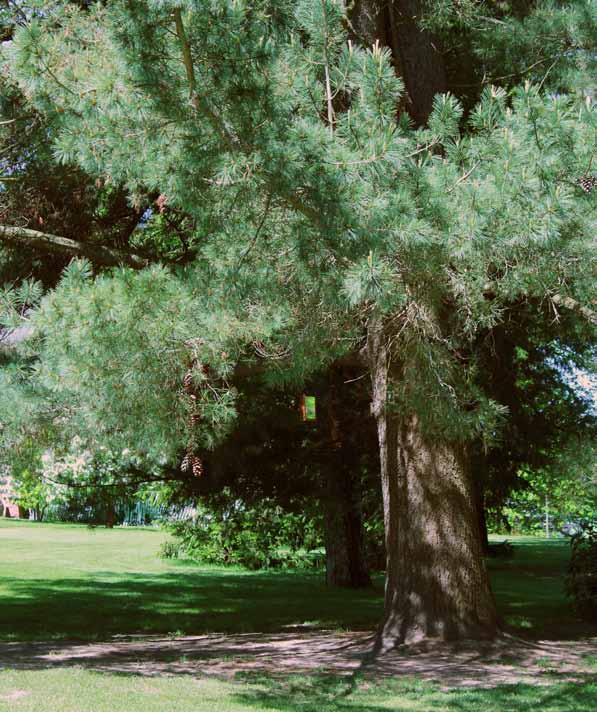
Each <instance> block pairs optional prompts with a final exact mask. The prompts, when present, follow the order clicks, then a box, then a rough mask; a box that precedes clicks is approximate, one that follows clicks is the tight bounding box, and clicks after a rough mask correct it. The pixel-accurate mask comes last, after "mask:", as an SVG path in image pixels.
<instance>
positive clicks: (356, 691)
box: [235, 675, 597, 712]
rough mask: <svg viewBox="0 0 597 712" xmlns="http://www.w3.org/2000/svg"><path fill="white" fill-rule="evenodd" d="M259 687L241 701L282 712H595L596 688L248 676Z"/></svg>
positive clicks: (239, 696) (245, 693) (245, 692)
mask: <svg viewBox="0 0 597 712" xmlns="http://www.w3.org/2000/svg"><path fill="white" fill-rule="evenodd" d="M243 679H245V681H247V682H252V683H256V684H254V685H253V686H251V687H249V688H248V689H244V690H243V691H242V692H239V693H237V694H236V695H235V697H236V699H237V700H238V701H239V702H242V703H243V704H244V705H247V706H249V707H254V708H255V709H259V710H277V712H344V711H346V712H378V711H379V712H381V711H382V710H384V711H387V710H394V712H432V710H434V709H438V710H441V712H447V711H448V710H449V711H450V712H478V711H479V710H491V712H513V711H514V710H516V712H536V710H537V709H538V708H540V709H541V712H593V711H594V710H595V706H596V703H597V687H596V686H595V685H594V684H593V685H591V684H579V683H560V684H554V685H552V686H550V687H536V686H534V685H525V684H517V685H500V686H497V687H493V688H489V689H460V690H453V691H449V692H445V691H441V690H440V689H439V688H438V687H437V686H435V685H430V684H428V683H420V682H418V681H417V680H415V679H413V680H410V681H409V680H402V681H400V682H394V683H392V682H390V683H383V682H382V683H381V684H375V683H372V681H371V680H367V679H359V678H358V677H357V678H355V677H354V676H349V677H342V676H324V675H322V676H310V677H294V678H290V679H286V680H281V679H275V678H272V677H264V676H255V675H250V676H243Z"/></svg>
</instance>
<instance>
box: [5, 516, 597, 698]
mask: <svg viewBox="0 0 597 712" xmlns="http://www.w3.org/2000/svg"><path fill="white" fill-rule="evenodd" d="M164 536H165V535H164V534H162V533H160V532H158V531H153V530H135V529H129V530H126V529H125V530H123V529H116V530H112V531H109V530H105V529H93V530H92V529H88V528H86V527H82V526H75V525H39V524H33V523H27V522H14V521H6V520H0V601H1V607H0V640H4V641H16V640H45V639H55V640H58V639H62V638H75V639H82V640H94V639H106V638H109V637H110V636H111V635H113V634H116V633H183V632H184V633H187V634H194V633H202V632H216V631H217V632H220V631H229V632H255V631H263V632H266V631H274V630H279V629H283V628H284V627H285V626H289V625H295V624H300V623H312V624H315V625H318V626H321V627H322V628H347V629H354V628H367V627H369V628H372V627H373V626H374V625H375V622H376V621H377V619H378V617H379V615H380V610H381V602H382V582H381V580H379V579H378V580H377V582H376V586H375V587H374V588H373V590H370V591H360V592H359V591H357V592H355V591H333V590H328V589H327V588H326V587H325V586H324V585H323V584H322V577H321V574H318V573H280V572H273V573H254V572H246V571H242V570H230V569H221V568H213V567H199V566H195V565H191V564H188V563H184V562H176V561H162V560H160V559H159V558H158V557H157V551H158V549H159V546H160V544H161V543H162V541H164ZM514 543H515V546H516V555H515V557H514V558H513V559H511V560H498V561H492V562H490V568H491V571H492V579H493V585H494V590H495V592H496V597H497V601H498V605H499V608H500V611H501V613H502V615H503V616H504V618H505V619H506V620H507V621H508V622H509V623H510V624H512V625H515V626H516V627H517V630H518V632H520V633H526V634H528V635H531V636H540V637H543V638H545V637H549V636H553V637H558V636H560V637H565V638H570V637H579V638H580V637H583V636H587V635H589V634H590V632H591V630H590V629H589V628H588V626H587V624H586V623H585V624H582V623H580V622H579V621H578V620H577V619H576V618H575V616H574V614H573V613H572V611H571V609H570V606H569V604H568V602H567V600H566V598H565V597H564V595H563V591H562V575H563V572H564V570H565V566H566V559H567V543H566V542H565V541H561V540H552V541H544V540H538V539H531V538H526V539H524V538H519V539H515V540H514ZM593 633H594V630H593ZM537 708H541V710H542V712H589V710H591V712H592V710H594V709H596V708H597V687H596V685H594V684H590V683H588V682H587V683H586V684H572V683H558V682H557V681H555V678H554V684H552V685H548V686H545V687H533V686H530V685H501V686H499V687H496V688H493V689H491V690H477V691H475V690H459V691H453V692H449V693H446V692H441V691H439V689H438V688H437V687H435V686H433V685H431V684H428V683H425V684H422V683H419V682H417V681H416V680H410V681H409V680H406V681H405V680H404V679H401V681H399V682H398V681H394V682H387V681H385V682H379V683H375V684H374V683H372V682H371V681H365V680H363V679H359V678H357V679H351V680H348V679H346V678H341V677H333V676H332V677H330V676H317V675H311V676H303V677H287V679H272V678H267V677H264V676H263V675H260V676H256V675H255V676H245V677H243V678H242V679H238V680H235V681H234V682H232V681H221V680H215V679H211V678H205V677H196V676H193V675H179V676H174V677H159V676H158V677H152V678H147V677H140V676H136V675H133V674H122V673H120V674H115V673H100V672H92V671H90V670H86V669H79V668H61V669H53V668H48V669H37V670H11V669H5V670H2V669H0V712H5V711H6V712H8V710H10V711H11V712H12V711H13V710H16V711H17V712H29V711H31V712H40V711H41V712H103V711H104V710H106V711H108V710H110V711H112V710H122V711H123V712H124V711H126V712H137V711H139V712H153V711H154V710H155V711H156V712H158V711H159V712H168V711H169V710H173V711H174V710H176V711H177V712H187V711H189V712H190V711H191V710H193V712H203V711H205V712H207V711H208V710H209V712H226V711H230V712H236V711H239V712H240V711H243V712H248V711H249V710H279V711H280V712H298V711H299V710H300V711H301V712H319V711H322V712H328V711H329V712H341V711H343V710H346V712H350V711H353V712H366V711H367V712H381V711H382V710H396V711H398V712H402V711H404V712H407V711H412V712H443V711H445V712H476V710H489V711H495V712H514V710H517V711H521V712H530V711H531V710H535V709H537Z"/></svg>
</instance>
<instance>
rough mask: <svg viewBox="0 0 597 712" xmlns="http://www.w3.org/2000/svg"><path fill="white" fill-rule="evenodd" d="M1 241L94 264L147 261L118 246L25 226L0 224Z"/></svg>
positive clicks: (137, 266)
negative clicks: (108, 245)
mask: <svg viewBox="0 0 597 712" xmlns="http://www.w3.org/2000/svg"><path fill="white" fill-rule="evenodd" d="M1 242H4V243H6V244H9V245H14V246H16V247H32V248H34V249H37V250H42V251H44V252H50V253H53V254H59V255H67V256H73V257H86V258H87V259H89V260H90V261H91V262H92V263H93V264H96V265H101V266H103V267H117V266H119V265H126V266H127V267H132V268H133V269H143V267H147V265H148V264H149V261H148V260H147V259H145V258H144V257H141V256H139V255H136V254H134V253H130V252H124V251H122V250H117V249H115V248H113V247H106V246H105V245H97V244H92V243H89V242H78V241H77V240H72V239H71V238H70V237H62V236H60V235H51V234H49V233H46V232H39V231H38V230H31V229H29V228H26V227H12V226H9V225H0V243H1Z"/></svg>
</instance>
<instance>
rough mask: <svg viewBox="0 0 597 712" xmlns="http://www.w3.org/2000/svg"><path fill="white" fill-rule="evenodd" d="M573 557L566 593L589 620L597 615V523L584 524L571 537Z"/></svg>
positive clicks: (571, 558)
mask: <svg viewBox="0 0 597 712" xmlns="http://www.w3.org/2000/svg"><path fill="white" fill-rule="evenodd" d="M570 546H571V549H572V551H571V555H570V564H569V567H568V576H567V578H566V592H567V594H568V595H569V596H570V597H572V598H573V600H574V605H575V608H576V609H577V610H578V612H579V613H580V614H581V615H582V616H584V617H587V618H593V617H594V616H595V615H597V522H590V523H586V524H584V525H583V526H582V527H581V529H580V531H578V532H577V533H576V534H573V535H572V537H570Z"/></svg>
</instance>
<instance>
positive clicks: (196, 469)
mask: <svg viewBox="0 0 597 712" xmlns="http://www.w3.org/2000/svg"><path fill="white" fill-rule="evenodd" d="M202 474H203V462H201V458H200V457H197V455H193V475H194V476H195V477H201V475H202Z"/></svg>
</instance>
